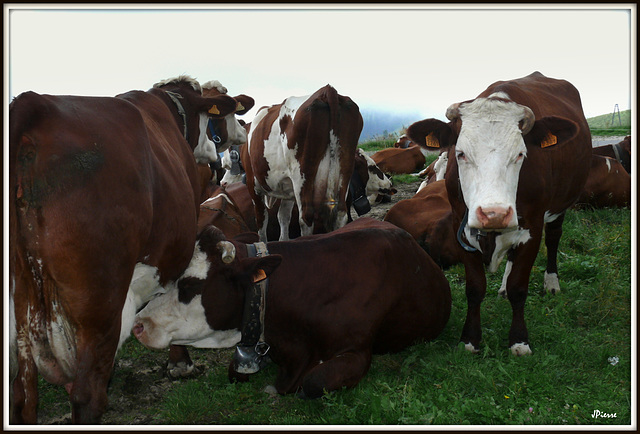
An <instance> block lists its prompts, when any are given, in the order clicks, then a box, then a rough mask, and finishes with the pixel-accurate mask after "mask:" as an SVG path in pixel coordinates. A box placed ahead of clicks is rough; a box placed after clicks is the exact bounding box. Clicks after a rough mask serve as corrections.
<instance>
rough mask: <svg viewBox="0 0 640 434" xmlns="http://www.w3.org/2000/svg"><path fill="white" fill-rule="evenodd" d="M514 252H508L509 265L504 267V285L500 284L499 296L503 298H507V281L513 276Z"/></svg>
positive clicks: (511, 250) (510, 250)
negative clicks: (510, 275)
mask: <svg viewBox="0 0 640 434" xmlns="http://www.w3.org/2000/svg"><path fill="white" fill-rule="evenodd" d="M513 252H514V250H513V249H509V251H508V252H507V264H506V265H505V267H504V274H503V276H502V283H501V284H500V289H499V290H498V295H499V296H500V297H502V298H507V279H509V274H511V268H512V267H513Z"/></svg>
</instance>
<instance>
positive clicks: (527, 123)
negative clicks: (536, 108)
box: [520, 106, 536, 134]
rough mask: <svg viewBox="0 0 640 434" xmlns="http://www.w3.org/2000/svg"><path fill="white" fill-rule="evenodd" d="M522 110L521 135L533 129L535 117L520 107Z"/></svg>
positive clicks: (531, 112) (526, 108)
mask: <svg viewBox="0 0 640 434" xmlns="http://www.w3.org/2000/svg"><path fill="white" fill-rule="evenodd" d="M522 108H523V110H524V116H523V117H522V121H521V122H522V126H521V127H520V129H521V130H522V134H527V133H528V132H529V131H531V128H533V124H534V123H535V121H536V115H534V114H533V111H532V110H531V109H530V108H529V107H527V106H522Z"/></svg>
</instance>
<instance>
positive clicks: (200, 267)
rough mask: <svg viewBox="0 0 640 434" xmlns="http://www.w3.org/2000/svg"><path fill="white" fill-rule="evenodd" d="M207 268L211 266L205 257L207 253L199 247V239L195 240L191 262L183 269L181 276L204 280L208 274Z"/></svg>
mask: <svg viewBox="0 0 640 434" xmlns="http://www.w3.org/2000/svg"><path fill="white" fill-rule="evenodd" d="M209 268H211V263H210V262H209V260H208V259H207V254H206V253H205V252H203V251H202V250H201V249H200V241H196V245H195V247H194V249H193V256H192V257H191V262H189V265H188V266H187V269H186V270H184V273H183V274H182V277H183V278H184V277H195V278H196V279H201V280H204V279H206V278H207V275H208V274H209Z"/></svg>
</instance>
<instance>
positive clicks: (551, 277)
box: [544, 271, 560, 294]
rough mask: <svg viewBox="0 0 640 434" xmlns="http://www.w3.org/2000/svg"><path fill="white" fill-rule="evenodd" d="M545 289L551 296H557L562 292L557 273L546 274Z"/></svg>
mask: <svg viewBox="0 0 640 434" xmlns="http://www.w3.org/2000/svg"><path fill="white" fill-rule="evenodd" d="M544 289H545V290H546V291H547V292H548V293H549V294H557V293H558V292H560V282H559V281H558V275H557V274H556V273H551V274H547V272H546V271H545V273H544Z"/></svg>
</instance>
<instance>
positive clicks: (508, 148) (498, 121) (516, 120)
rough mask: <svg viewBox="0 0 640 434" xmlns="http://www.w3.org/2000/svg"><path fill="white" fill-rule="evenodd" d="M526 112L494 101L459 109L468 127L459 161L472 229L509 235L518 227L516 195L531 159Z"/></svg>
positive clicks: (458, 148)
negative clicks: (525, 131)
mask: <svg viewBox="0 0 640 434" xmlns="http://www.w3.org/2000/svg"><path fill="white" fill-rule="evenodd" d="M501 96H502V95H501ZM525 110H528V109H525V108H524V107H523V106H521V105H518V104H516V103H513V102H510V101H505V100H498V99H493V98H478V99H476V100H474V101H473V102H470V103H466V104H461V105H460V106H459V107H458V113H459V116H460V119H461V120H462V127H461V129H460V134H459V136H458V140H457V143H456V149H455V158H456V159H457V162H458V171H459V177H460V186H461V188H462V194H463V197H464V201H465V203H466V205H467V208H468V209H469V221H468V224H469V227H471V228H478V229H484V230H503V229H510V228H514V227H517V225H518V217H517V212H516V193H517V190H518V179H519V176H520V168H521V167H522V163H523V161H524V158H525V157H526V155H527V148H526V146H525V143H524V139H523V136H522V133H523V132H522V130H521V129H520V125H521V123H520V122H521V120H522V119H523V117H525V114H526V113H525Z"/></svg>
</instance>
